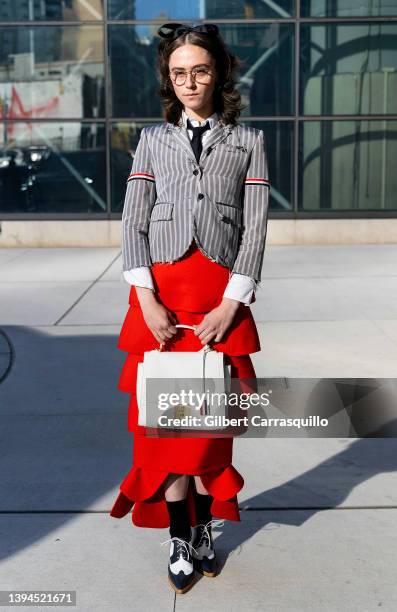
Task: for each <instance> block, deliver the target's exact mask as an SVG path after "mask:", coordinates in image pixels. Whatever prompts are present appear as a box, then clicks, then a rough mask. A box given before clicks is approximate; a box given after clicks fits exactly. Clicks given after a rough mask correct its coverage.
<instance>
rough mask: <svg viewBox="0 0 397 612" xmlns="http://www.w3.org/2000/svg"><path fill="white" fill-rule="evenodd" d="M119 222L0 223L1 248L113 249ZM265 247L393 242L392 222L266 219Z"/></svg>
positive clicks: (395, 224) (396, 233)
mask: <svg viewBox="0 0 397 612" xmlns="http://www.w3.org/2000/svg"><path fill="white" fill-rule="evenodd" d="M120 241H121V221H119V220H115V221H108V220H104V221H89V220H84V221H76V220H71V221H65V220H59V221H58V220H52V221H1V222H0V248H1V247H8V248H9V247H67V246H70V247H117V246H120ZM266 242H267V244H370V243H374V244H385V243H394V244H396V243H397V218H396V219H391V218H389V219H297V220H296V219H269V221H268V232H267V240H266Z"/></svg>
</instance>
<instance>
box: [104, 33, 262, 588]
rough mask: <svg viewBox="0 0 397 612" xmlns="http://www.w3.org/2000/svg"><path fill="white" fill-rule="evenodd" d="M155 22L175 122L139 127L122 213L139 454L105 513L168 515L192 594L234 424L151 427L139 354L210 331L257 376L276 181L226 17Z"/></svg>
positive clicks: (172, 563) (130, 381) (229, 494)
mask: <svg viewBox="0 0 397 612" xmlns="http://www.w3.org/2000/svg"><path fill="white" fill-rule="evenodd" d="M158 33H159V35H160V36H161V37H162V40H161V41H160V43H159V46H158V66H157V67H158V72H159V77H160V83H161V85H160V89H159V91H158V93H159V95H160V98H161V100H162V103H163V106H164V109H165V116H166V122H164V123H161V124H156V125H153V126H149V127H146V128H143V129H142V131H141V136H140V140H139V143H138V147H137V150H136V153H135V156H134V161H133V165H132V170H131V174H130V176H129V177H128V183H127V192H126V197H125V203H124V210H123V219H122V226H123V240H122V246H123V249H122V253H123V273H124V277H125V279H126V280H127V281H128V282H129V283H130V284H131V285H132V286H131V290H130V299H129V305H130V307H129V310H128V312H127V315H126V318H125V320H124V323H123V326H122V329H121V332H120V337H119V342H118V348H119V349H121V350H123V351H126V352H127V353H128V356H127V358H126V361H125V365H124V367H123V370H122V373H121V377H120V381H119V389H120V390H122V391H125V392H128V393H130V397H131V400H130V405H129V412H128V428H129V430H130V431H132V432H134V450H133V467H132V468H131V470H130V471H129V472H128V474H127V475H126V477H125V478H124V480H123V482H122V483H121V485H120V493H119V495H118V498H117V500H116V502H115V504H114V506H113V508H112V510H111V513H110V514H111V516H113V517H116V518H121V517H122V516H125V515H126V514H127V513H128V512H129V510H130V509H131V508H133V510H132V522H133V523H134V524H135V525H136V526H139V527H157V528H164V527H169V528H170V536H171V537H170V540H166V542H168V541H170V556H169V562H168V577H169V582H170V584H171V586H172V587H173V588H174V590H175V591H176V592H177V593H184V592H186V591H187V590H188V589H189V588H190V587H191V586H192V584H193V580H194V571H193V567H195V568H196V569H197V570H198V571H200V572H201V573H202V574H204V575H206V576H215V574H216V556H215V551H214V545H213V539H212V531H211V526H212V525H213V524H217V521H216V520H213V518H212V517H213V516H215V517H218V519H229V520H232V521H240V515H239V509H238V503H237V493H238V492H239V491H240V490H241V488H242V486H243V484H244V480H243V478H242V476H241V475H240V474H239V473H238V471H237V470H236V469H235V468H234V467H233V465H232V450H233V437H223V438H222V437H220V438H216V437H211V438H209V437H207V438H205V437H201V438H199V437H191V438H188V437H184V438H178V437H163V438H161V437H160V438H159V437H147V436H145V428H144V427H141V426H139V425H138V421H137V419H138V411H137V403H136V388H135V383H136V372H137V364H138V363H139V362H141V361H142V360H143V353H144V352H145V351H149V350H153V349H154V348H158V343H159V342H160V343H163V344H165V345H166V348H167V349H168V350H176V351H181V350H182V351H184V350H186V351H195V350H200V349H201V348H202V347H203V345H204V344H207V343H209V342H211V346H212V347H213V348H214V349H216V350H218V351H223V352H224V354H225V359H226V362H227V363H229V364H230V365H231V376H232V378H238V379H242V378H245V379H254V380H255V370H254V368H253V365H252V362H251V358H250V353H255V352H257V351H260V349H261V347H260V342H259V337H258V333H257V329H256V326H255V322H254V320H253V317H252V313H251V310H250V308H249V304H250V303H252V302H253V301H255V290H256V289H257V287H258V285H259V282H260V278H261V276H260V274H261V269H262V261H263V254H264V248H265V237H266V227H267V209H268V193H269V181H268V175H267V160H266V153H265V145H264V135H263V132H262V131H261V130H257V129H254V128H252V127H248V126H244V125H242V124H239V123H237V122H236V117H237V116H238V115H239V113H240V110H241V107H240V95H239V93H238V91H236V89H235V81H234V72H235V69H236V67H237V65H238V60H237V58H235V57H234V55H233V54H232V53H231V52H230V51H229V50H227V48H226V46H225V44H224V42H223V40H222V39H221V37H220V35H219V31H218V28H217V26H216V25H213V24H205V25H200V26H196V27H190V26H185V25H182V24H165V25H164V26H162V27H161V28H159V30H158ZM176 323H183V324H188V325H193V326H195V328H196V329H195V332H193V331H191V330H188V329H186V330H185V329H183V328H179V329H177V328H176V327H175V324H176ZM251 388H252V387H251ZM218 524H219V523H218ZM164 543H165V542H163V544H164Z"/></svg>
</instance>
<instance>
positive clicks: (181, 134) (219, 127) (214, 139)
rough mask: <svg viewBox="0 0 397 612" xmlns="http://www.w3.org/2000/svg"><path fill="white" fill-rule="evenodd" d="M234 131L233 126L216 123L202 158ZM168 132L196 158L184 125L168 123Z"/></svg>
mask: <svg viewBox="0 0 397 612" xmlns="http://www.w3.org/2000/svg"><path fill="white" fill-rule="evenodd" d="M232 130H233V126H232V125H224V124H223V123H222V122H221V121H220V120H219V121H218V123H216V124H215V125H214V127H213V128H212V129H211V130H210V133H209V135H208V136H207V138H206V140H205V144H204V145H203V150H202V152H201V156H202V155H204V154H205V151H206V150H207V149H208V148H209V147H214V146H215V145H216V144H218V142H221V141H222V140H224V139H225V138H227V136H228V135H229V134H230V132H231V131H232ZM167 132H168V133H170V134H171V135H172V136H173V138H174V140H175V142H176V144H177V145H178V146H180V147H181V148H182V149H183V150H184V151H185V152H186V153H187V154H188V155H189V157H191V156H192V155H193V156H194V153H193V149H192V145H191V144H190V140H189V136H188V133H187V130H186V129H184V128H183V126H182V125H174V124H173V123H167ZM201 156H200V160H201Z"/></svg>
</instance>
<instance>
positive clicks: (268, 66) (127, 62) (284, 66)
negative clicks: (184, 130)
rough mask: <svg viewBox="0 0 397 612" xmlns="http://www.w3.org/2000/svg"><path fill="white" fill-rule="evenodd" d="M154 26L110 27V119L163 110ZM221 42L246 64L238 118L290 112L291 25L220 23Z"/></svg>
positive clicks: (156, 114) (159, 113) (240, 75)
mask: <svg viewBox="0 0 397 612" xmlns="http://www.w3.org/2000/svg"><path fill="white" fill-rule="evenodd" d="M155 28H158V26H153V25H144V24H143V25H139V26H133V25H113V26H110V27H109V49H110V64H111V74H112V95H113V116H114V117H159V116H162V109H161V105H160V102H159V100H158V96H157V94H156V90H157V89H158V85H159V83H158V79H157V75H156V71H155V62H156V57H157V45H158V42H159V40H160V39H159V37H158V36H157V35H155ZM219 29H220V32H221V35H222V37H223V38H224V40H225V41H226V43H227V45H228V46H229V48H230V49H231V50H232V52H233V53H235V54H237V55H238V57H240V58H241V59H242V60H244V61H245V65H244V66H243V67H242V68H240V71H239V72H238V81H237V82H238V88H239V90H240V93H241V96H242V103H243V104H244V105H245V106H246V108H245V110H244V111H243V112H242V115H241V116H255V115H268V116H272V115H291V114H293V112H294V96H293V92H294V88H293V69H294V59H293V58H294V55H293V53H294V28H293V25H291V24H285V25H279V24H274V26H273V25H268V24H260V25H259V24H247V25H234V24H233V25H222V26H219Z"/></svg>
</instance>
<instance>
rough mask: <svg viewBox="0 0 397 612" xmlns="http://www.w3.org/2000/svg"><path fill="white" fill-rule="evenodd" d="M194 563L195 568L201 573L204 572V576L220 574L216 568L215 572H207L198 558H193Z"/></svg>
mask: <svg viewBox="0 0 397 612" xmlns="http://www.w3.org/2000/svg"><path fill="white" fill-rule="evenodd" d="M193 565H194V569H195V570H197V571H198V572H199V573H200V574H203V576H206V577H207V578H215V576H217V575H218V570H217V569H215V571H213V572H206V571H204V570H203V568H202V567H201V563H200V561H199V560H198V559H194V560H193Z"/></svg>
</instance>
